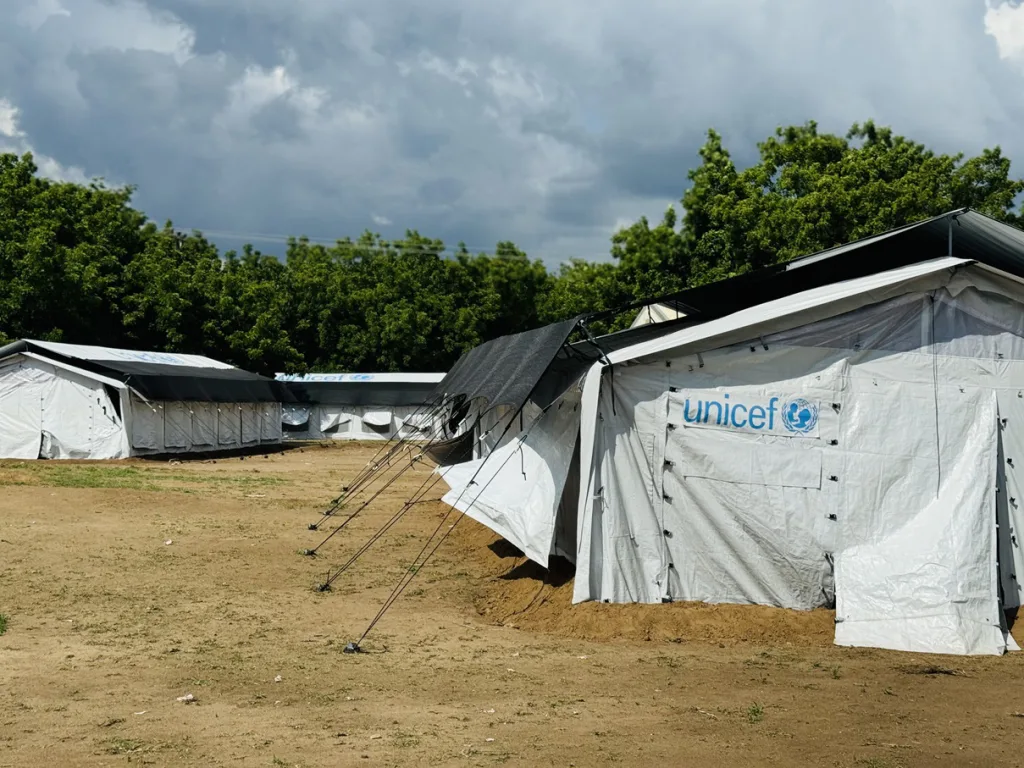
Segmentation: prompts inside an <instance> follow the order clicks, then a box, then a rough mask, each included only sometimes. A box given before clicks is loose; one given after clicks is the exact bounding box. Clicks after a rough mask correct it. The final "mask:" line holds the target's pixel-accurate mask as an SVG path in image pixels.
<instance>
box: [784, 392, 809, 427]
mask: <svg viewBox="0 0 1024 768" xmlns="http://www.w3.org/2000/svg"><path fill="white" fill-rule="evenodd" d="M782 423H783V424H785V425H786V429H788V430H789V431H790V432H795V433H796V434H798V435H806V434H808V433H809V432H811V431H813V430H814V427H815V426H816V425H817V424H818V406H817V405H816V404H814V403H812V402H810V401H809V400H805V399H804V398H802V397H795V398H793V399H792V400H789V401H787V402H786V404H785V405H783V406H782Z"/></svg>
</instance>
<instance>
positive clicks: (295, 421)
mask: <svg viewBox="0 0 1024 768" xmlns="http://www.w3.org/2000/svg"><path fill="white" fill-rule="evenodd" d="M312 410H313V409H312V407H311V406H308V405H285V406H283V408H282V411H281V421H282V422H283V423H285V424H287V425H288V426H291V427H300V426H302V425H303V424H305V423H307V422H308V421H309V415H310V412H311V411H312Z"/></svg>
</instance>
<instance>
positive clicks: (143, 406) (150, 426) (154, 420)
mask: <svg viewBox="0 0 1024 768" xmlns="http://www.w3.org/2000/svg"><path fill="white" fill-rule="evenodd" d="M130 407H131V410H132V419H131V421H132V448H133V449H138V450H140V451H161V450H163V448H164V404H163V403H160V402H149V403H147V402H146V401H144V400H141V399H139V398H138V397H135V396H134V395H132V397H131V400H130Z"/></svg>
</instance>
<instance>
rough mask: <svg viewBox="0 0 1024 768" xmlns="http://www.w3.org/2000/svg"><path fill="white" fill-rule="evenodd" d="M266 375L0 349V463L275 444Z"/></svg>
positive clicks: (76, 351) (276, 416)
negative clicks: (4, 459)
mask: <svg viewBox="0 0 1024 768" xmlns="http://www.w3.org/2000/svg"><path fill="white" fill-rule="evenodd" d="M283 396H284V397H286V396H287V392H286V391H285V390H284V389H283V388H282V387H281V386H280V385H279V384H277V383H276V382H275V381H274V380H273V379H269V378H266V377H264V376H259V375H257V374H254V373H250V372H248V371H243V370H241V369H239V368H235V367H233V366H230V365H227V364H226V363H221V362H218V361H216V360H212V359H210V358H207V357H202V356H199V355H186V354H170V353H164V352H140V351H135V350H125V349H112V348H109V347H97V346H87V345H78V344H63V343H55V342H48V341H34V340H28V339H26V340H22V341H16V342H14V343H12V344H9V345H7V346H5V347H0V458H14V459H37V458H43V459H121V458H127V457H130V456H147V455H156V454H178V453H189V452H203V453H206V452H217V451H230V450H238V449H244V448H252V447H255V446H259V445H263V444H267V445H271V444H277V443H280V442H281V402H280V400H281V398H282V397H283Z"/></svg>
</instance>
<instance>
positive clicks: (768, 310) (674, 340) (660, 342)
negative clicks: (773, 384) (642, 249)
mask: <svg viewBox="0 0 1024 768" xmlns="http://www.w3.org/2000/svg"><path fill="white" fill-rule="evenodd" d="M970 263H971V261H970V260H968V259H958V258H951V257H948V256H947V257H943V258H939V259H932V260H930V261H925V262H921V263H920V264H912V265H910V266H906V267H901V268H898V269H892V270H889V271H887V272H882V273H880V274H875V275H868V276H865V277H860V278H857V279H854V280H845V281H842V282H838V283H835V284H832V285H823V286H819V287H817V288H812V289H810V290H807V291H804V292H802V293H800V294H798V295H792V296H786V297H783V298H780V299H776V300H774V301H768V302H765V303H764V304H760V305H757V306H754V307H750V308H748V309H745V310H741V311H739V312H736V313H735V314H731V315H729V316H728V317H723V318H719V319H717V320H712V321H710V322H706V323H702V324H700V325H694V326H689V327H685V328H682V329H680V330H677V331H674V332H671V333H665V334H662V335H661V336H660V337H655V338H653V339H649V340H647V341H643V342H640V343H638V344H634V345H631V346H626V347H622V348H621V349H617V350H614V351H612V352H610V353H609V354H608V360H609V362H611V363H612V364H614V363H621V362H625V361H627V360H635V359H638V358H642V357H648V356H650V355H656V354H659V353H661V352H665V351H667V350H676V349H680V348H682V347H688V346H692V345H697V344H700V343H704V342H708V341H710V340H712V339H721V338H722V337H725V336H727V335H731V334H734V333H737V332H739V331H744V330H746V331H748V332H750V333H756V331H755V329H756V328H757V327H758V326H761V325H764V324H765V323H769V322H771V321H773V320H778V319H780V318H784V317H787V316H792V315H798V314H801V313H803V312H807V311H808V310H811V309H815V308H818V307H825V306H828V305H830V304H837V303H838V302H841V301H843V300H844V299H849V298H851V297H854V296H858V295H861V294H871V293H873V292H877V291H882V290H884V289H889V288H892V287H893V286H897V285H899V284H901V283H907V282H910V281H914V280H916V279H918V278H923V277H926V276H928V275H934V274H936V273H940V272H943V271H946V270H950V269H955V268H957V267H961V266H964V265H966V264H970Z"/></svg>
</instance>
